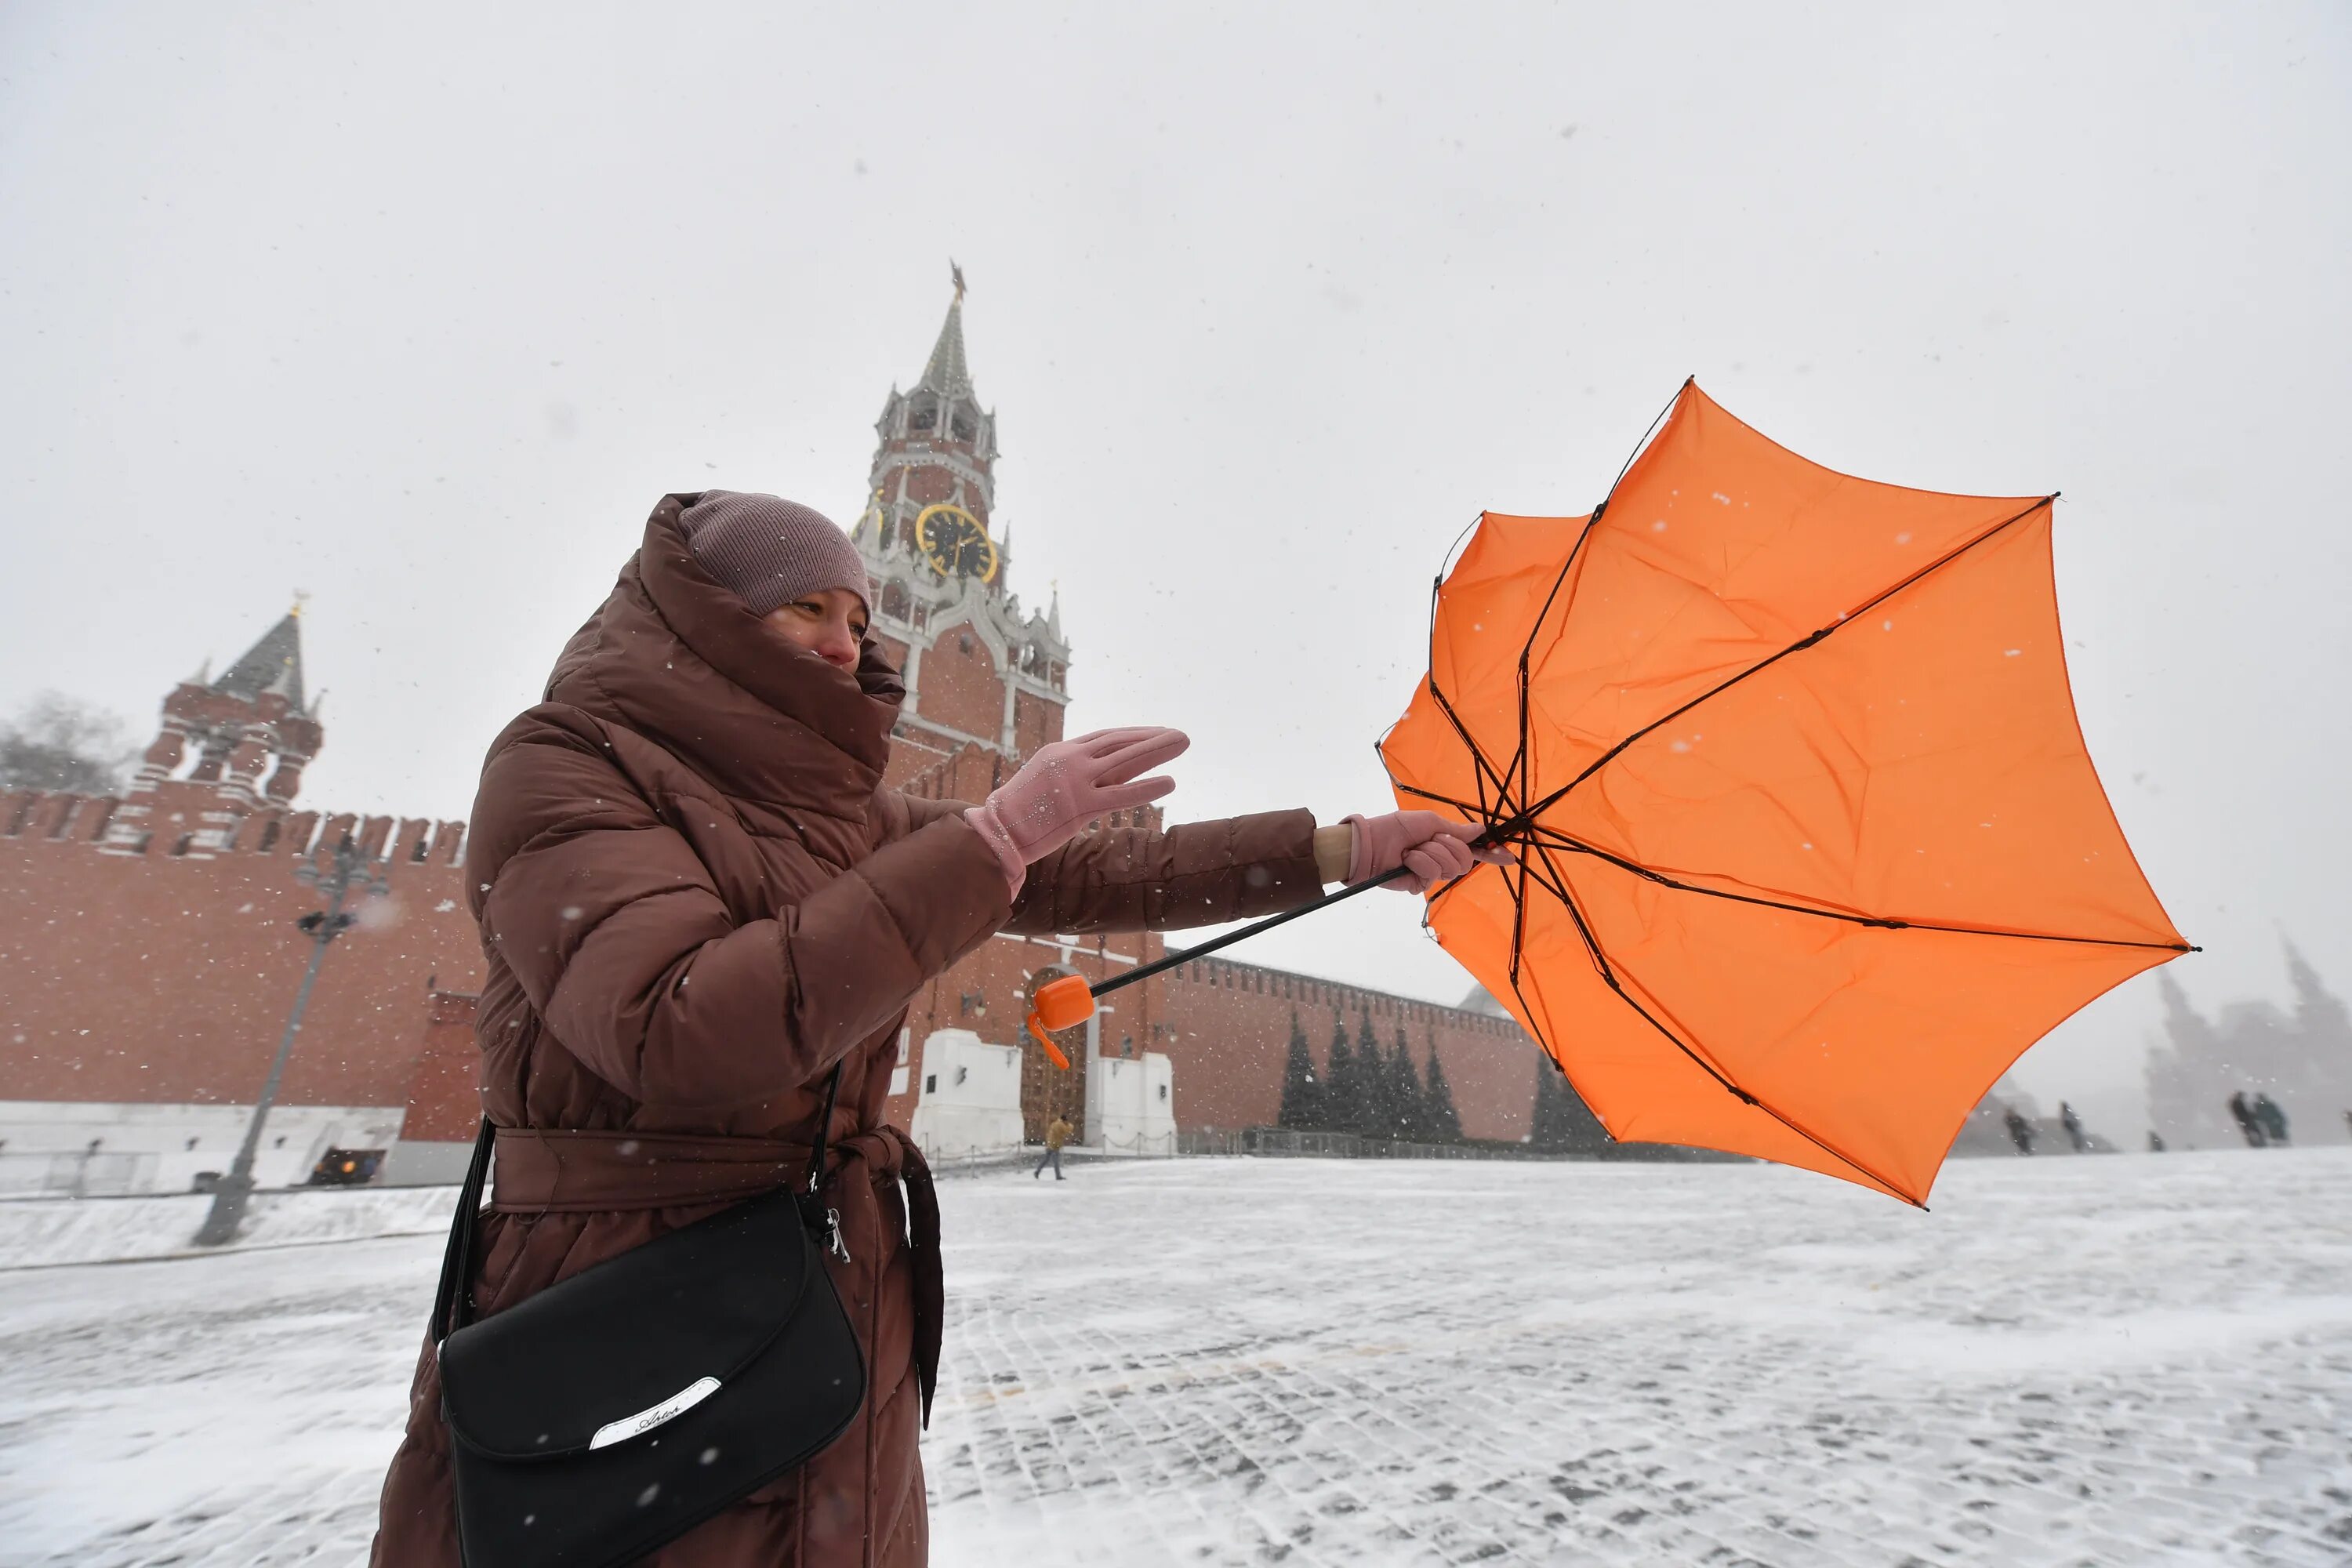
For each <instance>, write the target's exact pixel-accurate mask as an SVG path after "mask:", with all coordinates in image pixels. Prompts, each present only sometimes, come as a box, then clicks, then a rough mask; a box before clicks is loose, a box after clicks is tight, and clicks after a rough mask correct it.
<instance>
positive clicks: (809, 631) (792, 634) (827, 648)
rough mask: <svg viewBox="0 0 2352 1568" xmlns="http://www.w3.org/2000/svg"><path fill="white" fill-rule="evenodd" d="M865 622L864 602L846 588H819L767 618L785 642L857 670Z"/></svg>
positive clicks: (830, 662) (841, 666) (836, 664)
mask: <svg viewBox="0 0 2352 1568" xmlns="http://www.w3.org/2000/svg"><path fill="white" fill-rule="evenodd" d="M768 625H769V626H772V627H774V628H775V631H776V634H777V635H778V636H779V637H782V638H783V639H784V640H785V641H786V642H789V643H791V644H792V645H793V647H804V648H806V649H808V650H809V652H811V653H813V654H814V655H816V656H817V657H818V658H821V659H823V660H824V661H825V662H826V663H827V664H830V665H834V666H835V667H837V668H842V669H856V668H857V645H858V644H860V643H862V642H864V641H865V640H866V601H865V600H863V599H861V598H859V597H858V596H857V595H855V594H853V593H851V592H850V591H849V590H848V589H846V588H819V589H818V590H817V591H816V592H815V593H814V594H803V595H801V596H800V597H799V598H797V599H794V600H793V602H792V603H791V604H789V605H783V606H782V607H781V608H779V609H775V610H772V611H770V612H769V615H768Z"/></svg>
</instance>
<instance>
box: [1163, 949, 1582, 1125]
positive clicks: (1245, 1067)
mask: <svg viewBox="0 0 2352 1568" xmlns="http://www.w3.org/2000/svg"><path fill="white" fill-rule="evenodd" d="M1164 984H1166V985H1167V992H1166V997H1165V1000H1164V1002H1163V1003H1162V1009H1163V1010H1162V1012H1161V1014H1160V1017H1161V1018H1162V1019H1163V1020H1164V1021H1165V1022H1166V1023H1167V1024H1168V1025H1169V1026H1170V1027H1171V1031H1172V1035H1173V1038H1172V1039H1169V1040H1163V1041H1162V1042H1161V1043H1160V1044H1159V1045H1157V1046H1156V1047H1153V1048H1155V1049H1158V1050H1163V1051H1166V1052H1167V1053H1168V1055H1169V1057H1170V1058H1171V1060H1172V1061H1173V1063H1174V1065H1175V1068H1176V1121H1177V1125H1178V1126H1180V1127H1181V1128H1183V1129H1185V1130H1187V1131H1191V1130H1192V1129H1195V1128H1205V1127H1221V1128H1231V1127H1252V1126H1269V1125H1272V1124H1273V1122H1274V1121H1275V1119H1276V1115H1277V1114H1278V1113H1279V1112H1280V1110H1281V1109H1282V1073H1283V1063H1284V1060H1285V1058H1286V1057H1287V1055H1288V1053H1289V1049H1290V1020H1291V1017H1292V1016H1293V1014H1294V1013H1295V1014H1296V1015H1297V1017H1298V1019H1299V1021H1300V1022H1301V1023H1302V1024H1304V1025H1305V1026H1306V1028H1307V1048H1308V1050H1309V1051H1310V1052H1311V1053H1312V1054H1313V1056H1314V1058H1315V1068H1316V1071H1317V1072H1318V1073H1320V1072H1322V1071H1323V1070H1324V1068H1326V1067H1327V1066H1328V1058H1329V1054H1330V1047H1331V1026H1332V1018H1333V1016H1334V1014H1335V1012H1336V1014H1337V1016H1339V1018H1341V1019H1343V1020H1345V1022H1346V1024H1347V1026H1348V1039H1349V1043H1350V1044H1351V1045H1352V1044H1353V1043H1354V1041H1355V1039H1356V1038H1357V1031H1358V1030H1359V1028H1360V1026H1361V1025H1362V1021H1363V1015H1364V1013H1365V1011H1366V1010H1367V1009H1369V1010H1370V1013H1371V1017H1372V1032H1373V1033H1374V1035H1376V1036H1377V1037H1379V1039H1380V1043H1381V1048H1382V1049H1383V1050H1384V1051H1385V1050H1388V1049H1390V1048H1391V1047H1394V1045H1395V1044H1396V1033H1397V1026H1398V1025H1399V1024H1402V1025H1403V1026H1404V1031H1405V1043H1406V1046H1407V1048H1408V1049H1409V1050H1410V1051H1411V1053H1412V1061H1413V1066H1414V1068H1416V1069H1417V1070H1418V1071H1419V1072H1420V1073H1421V1074H1422V1075H1423V1079H1426V1078H1427V1076H1428V1072H1429V1051H1430V1047H1431V1045H1432V1044H1433V1043H1434V1044H1435V1046H1436V1048H1437V1050H1438V1053H1439V1055H1440V1056H1442V1057H1443V1058H1444V1061H1445V1079H1446V1082H1447V1083H1448V1084H1449V1085H1451V1086H1452V1088H1453V1090H1454V1109H1455V1110H1458V1111H1459V1112H1460V1113H1461V1117H1462V1131H1464V1132H1465V1134H1467V1135H1468V1136H1470V1137H1473V1138H1502V1139H1516V1138H1518V1137H1520V1136H1522V1135H1523V1134H1525V1133H1526V1132H1527V1131H1528V1128H1529V1126H1530V1125H1531V1123H1532V1121H1533V1116H1534V1110H1535V1086H1536V1047H1535V1042H1533V1041H1532V1040H1530V1039H1528V1037H1527V1036H1526V1034H1525V1033H1523V1032H1522V1031H1521V1030H1520V1028H1519V1026H1518V1025H1517V1023H1515V1022H1513V1021H1512V1020H1510V1019H1508V1018H1490V1017H1488V1016H1486V1015H1485V1014H1482V1013H1469V1012H1465V1011H1463V1010H1462V1009H1460V1008H1457V1007H1442V1006H1438V1005H1434V1004H1432V1003H1428V1002H1415V1001H1412V1000H1410V999H1407V998H1404V997H1400V996H1391V995H1389V994H1385V993H1382V992H1377V991H1367V990H1363V989H1361V988H1360V987H1357V986H1353V985H1339V984H1332V983H1331V982H1329V981H1325V980H1317V979H1313V978H1311V977H1309V976H1307V975H1300V974H1289V973H1284V972H1283V971H1281V970H1275V969H1261V968H1259V967H1257V966H1256V965H1255V964H1248V963H1228V962H1226V961H1225V960H1224V959H1223V958H1208V959H1202V960H1200V961H1198V962H1197V963H1189V964H1186V965H1184V966H1183V967H1182V968H1181V969H1179V970H1174V971H1171V973H1170V974H1169V975H1168V976H1167V979H1166V981H1165V982H1164Z"/></svg>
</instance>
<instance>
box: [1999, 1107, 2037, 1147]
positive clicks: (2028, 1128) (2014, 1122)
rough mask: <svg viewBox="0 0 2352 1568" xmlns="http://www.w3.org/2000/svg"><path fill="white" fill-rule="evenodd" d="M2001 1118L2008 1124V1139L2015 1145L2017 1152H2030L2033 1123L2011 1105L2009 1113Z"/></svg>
mask: <svg viewBox="0 0 2352 1568" xmlns="http://www.w3.org/2000/svg"><path fill="white" fill-rule="evenodd" d="M2002 1120H2003V1121H2006V1122H2007V1123H2008V1124H2009V1141H2010V1142H2012V1143H2014V1144H2016V1145H2017V1152H2019V1153H2021V1154H2031V1153H2032V1152H2033V1123H2032V1122H2031V1121H2027V1120H2026V1119H2025V1118H2024V1117H2022V1116H2020V1115H2019V1114H2018V1113H2017V1107H2015V1106H2013V1105H2012V1106H2011V1107H2010V1108H2009V1114H2008V1115H2007V1116H2005V1117H2004V1118H2002Z"/></svg>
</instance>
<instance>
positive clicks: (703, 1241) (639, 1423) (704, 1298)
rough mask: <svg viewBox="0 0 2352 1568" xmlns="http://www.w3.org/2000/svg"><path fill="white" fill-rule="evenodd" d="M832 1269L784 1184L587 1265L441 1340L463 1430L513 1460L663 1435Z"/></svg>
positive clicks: (453, 1407)
mask: <svg viewBox="0 0 2352 1568" xmlns="http://www.w3.org/2000/svg"><path fill="white" fill-rule="evenodd" d="M822 1267H823V1264H822V1263H821V1262H820V1261H819V1260H818V1258H817V1256H816V1248H815V1247H814V1245H813V1244H812V1243H811V1242H810V1240H809V1237H808V1232H807V1231H806V1230H805V1229H804V1228H803V1225H802V1222H801V1215H800V1211H799V1209H798V1208H796V1207H795V1206H794V1205H793V1194H790V1193H787V1192H781V1191H780V1192H776V1193H772V1194H767V1195H765V1196H762V1197H758V1198H754V1199H752V1200H751V1201H750V1202H749V1203H745V1204H739V1205H736V1206H735V1207H733V1208H731V1209H729V1210H727V1211H726V1212H724V1213H722V1214H716V1215H711V1216H710V1217H709V1218H708V1219H704V1220H698V1221H697V1222H696V1223H694V1224H693V1225H690V1226H685V1227H684V1228H682V1229H679V1230H674V1231H671V1232H670V1233H669V1234H668V1235H667V1236H662V1237H656V1238H655V1239H654V1240H652V1241H649V1242H647V1243H646V1245H645V1246H643V1247H635V1248H632V1249H631V1250H630V1251H627V1252H625V1253H623V1254H622V1255H621V1256H620V1257H618V1258H610V1259H608V1260H606V1261H605V1262H603V1263H599V1264H596V1265H594V1266H593V1267H591V1268H584V1269H582V1270H581V1271H580V1272H579V1273H578V1274H575V1275H573V1276H572V1278H571V1279H566V1280H563V1281H562V1282H561V1283H560V1284H556V1285H552V1286H550V1287H549V1288H548V1289H544V1290H542V1291H541V1292H540V1293H539V1294H537V1295H535V1296H532V1297H530V1298H529V1299H528V1300H524V1301H521V1302H519V1303H518V1304H516V1305H515V1306H513V1307H510V1308H509V1309H507V1310H505V1311H502V1312H499V1313H498V1314H497V1315H495V1316H493V1317H489V1318H486V1319H484V1320H482V1321H479V1322H477V1323H470V1324H468V1325H467V1326H466V1327H465V1328H462V1329H459V1330H458V1331H457V1332H456V1333H453V1334H451V1335H450V1336H449V1337H448V1338H446V1339H445V1340H443V1341H442V1342H441V1349H440V1358H441V1403H442V1410H443V1413H444V1415H446V1417H447V1419H448V1422H449V1429H450V1431H451V1432H453V1433H454V1434H456V1436H457V1438H458V1439H459V1440H460V1441H461V1442H463V1443H465V1444H466V1446H467V1447H470V1448H472V1449H474V1450H475V1451H477V1452H478V1453H482V1454H487V1455H489V1456H492V1457H494V1458H506V1459H523V1458H553V1457H555V1456H557V1455H562V1454H576V1453H581V1452H583V1451H584V1450H586V1449H589V1448H592V1447H597V1448H601V1447H609V1446H610V1445H612V1444H613V1443H615V1442H624V1441H626V1440H628V1439H629V1438H631V1437H635V1436H639V1435H641V1434H644V1433H647V1432H651V1431H653V1430H655V1429H656V1428H657V1427H659V1426H662V1425H663V1424H664V1423H665V1422H667V1421H668V1420H669V1419H670V1418H671V1417H672V1416H675V1415H679V1414H681V1413H683V1412H684V1411H686V1410H688V1409H690V1408H692V1407H693V1406H694V1405H697V1404H698V1403H700V1402H701V1401H702V1400H704V1399H706V1398H708V1397H709V1395H710V1394H714V1393H716V1392H717V1391H718V1390H719V1388H721V1387H724V1386H725V1384H726V1383H727V1381H728V1379H730V1377H732V1376H734V1375H735V1374H736V1373H738V1372H740V1371H741V1370H742V1369H743V1368H744V1367H745V1366H746V1365H748V1364H749V1363H751V1360H752V1359H753V1358H754V1357H756V1356H757V1355H759V1353H760V1352H761V1351H763V1350H765V1349H766V1348H767V1347H768V1345H769V1344H770V1343H771V1342H772V1341H773V1340H774V1339H775V1337H776V1336H777V1335H778V1334H779V1333H781V1332H782V1331H783V1328H784V1325H785V1324H786V1323H787V1322H789V1321H791V1320H792V1317H793V1313H794V1312H795V1311H796V1310H798V1309H799V1307H800V1303H801V1298H802V1295H803V1292H805V1291H806V1290H807V1289H808V1285H809V1277H810V1275H811V1274H812V1273H813V1272H814V1270H816V1269H817V1268H822Z"/></svg>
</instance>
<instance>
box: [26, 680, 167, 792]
mask: <svg viewBox="0 0 2352 1568" xmlns="http://www.w3.org/2000/svg"><path fill="white" fill-rule="evenodd" d="M138 755H139V749H138V748H137V747H136V746H133V745H131V743H130V742H128V741H126V740H125V739H124V737H123V730H122V721H121V720H120V719H118V718H116V717H115V716H114V715H113V714H111V713H109V712H107V711H106V710H104V709H102V708H98V707H94V706H92V705H91V704H89V703H87V702H84V701H81V700H79V699H78V698H72V697H68V696H66V695H65V694H64V693H62V692H57V691H44V692H42V693H41V694H40V695H39V696H37V697H36V698H34V699H33V700H32V701H31V702H29V703H27V704H26V706H25V709H24V710H23V711H22V712H21V713H19V714H18V715H17V716H16V718H15V719H14V720H12V721H8V722H6V723H0V789H5V790H18V789H39V790H67V791H70V792H72V793H74V794H76V795H111V794H113V793H114V792H115V791H116V790H118V789H120V788H121V787H122V778H123V774H124V773H126V772H128V771H129V769H130V767H131V763H133V762H135V761H136V760H137V759H138Z"/></svg>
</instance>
